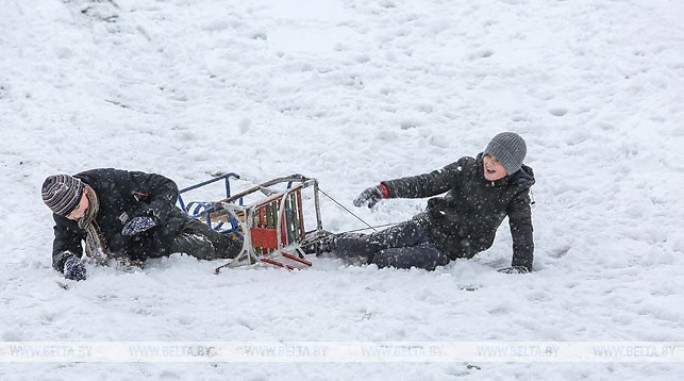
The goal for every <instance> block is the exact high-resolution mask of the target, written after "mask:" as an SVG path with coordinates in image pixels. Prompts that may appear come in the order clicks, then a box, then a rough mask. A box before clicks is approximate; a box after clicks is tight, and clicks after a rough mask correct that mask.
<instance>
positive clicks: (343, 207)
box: [318, 187, 377, 232]
mask: <svg viewBox="0 0 684 381" xmlns="http://www.w3.org/2000/svg"><path fill="white" fill-rule="evenodd" d="M318 191H319V192H321V193H323V195H324V196H325V197H327V198H329V199H330V200H332V202H334V203H335V204H337V205H339V206H340V208H342V209H344V210H345V211H346V212H347V213H349V214H351V215H352V216H354V217H356V219H357V220H359V221H361V222H363V224H364V225H366V226H368V229H372V230H373V231H374V232H376V231H377V229H375V228H374V227H372V226H370V224H369V223H368V222H366V221H364V220H363V218H361V217H359V216H357V215H356V214H354V212H352V211H351V210H349V208H347V207H346V206H344V205H342V204H340V203H339V202H338V201H337V200H335V199H334V198H332V197H331V196H330V195H329V194H327V193H325V191H323V189H321V188H320V187H319V188H318ZM359 230H366V229H359Z"/></svg>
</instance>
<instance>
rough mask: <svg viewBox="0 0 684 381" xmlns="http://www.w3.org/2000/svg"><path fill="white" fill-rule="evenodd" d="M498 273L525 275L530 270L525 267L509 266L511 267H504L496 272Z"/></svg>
mask: <svg viewBox="0 0 684 381" xmlns="http://www.w3.org/2000/svg"><path fill="white" fill-rule="evenodd" d="M497 271H499V272H500V273H503V274H527V273H529V272H530V269H528V268H527V267H525V266H511V267H504V268H502V269H499V270H497Z"/></svg>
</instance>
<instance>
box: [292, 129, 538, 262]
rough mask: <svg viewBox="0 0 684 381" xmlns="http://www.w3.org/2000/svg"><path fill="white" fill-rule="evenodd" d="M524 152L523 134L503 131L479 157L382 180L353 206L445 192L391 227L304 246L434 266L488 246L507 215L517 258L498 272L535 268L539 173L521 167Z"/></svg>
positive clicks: (326, 236) (322, 236) (323, 236)
mask: <svg viewBox="0 0 684 381" xmlns="http://www.w3.org/2000/svg"><path fill="white" fill-rule="evenodd" d="M526 153H527V146H526V144H525V141H524V140H523V138H522V137H520V136H519V135H518V134H515V133H512V132H503V133H500V134H498V135H496V136H495V137H494V138H493V139H492V140H491V141H490V142H489V144H488V145H487V148H486V149H485V150H484V152H482V153H480V154H479V155H478V156H477V157H476V158H473V157H469V156H465V157H462V158H461V159H459V160H458V161H456V162H455V163H452V164H449V165H447V166H446V167H444V168H442V169H440V170H436V171H433V172H430V173H427V174H423V175H419V176H413V177H406V178H402V179H398V180H391V181H383V182H381V183H380V184H379V185H376V186H373V187H370V188H368V189H366V190H365V191H363V193H361V195H360V196H359V197H357V198H356V199H355V200H354V205H355V206H357V207H360V206H362V205H368V207H369V208H372V207H373V206H374V205H375V204H377V203H378V202H379V201H380V200H381V199H385V198H423V197H431V196H437V195H440V194H442V193H445V192H446V195H444V196H443V197H434V198H431V199H430V200H428V206H427V210H426V211H425V212H423V213H420V214H418V215H416V216H414V217H413V219H412V220H410V221H406V222H403V223H400V224H398V225H395V226H394V227H391V228H389V229H386V230H383V231H379V232H375V233H372V234H360V233H342V234H332V233H329V232H324V231H323V232H319V234H317V235H315V236H313V237H308V238H307V239H306V240H305V242H303V245H302V246H303V248H304V250H305V251H306V252H317V253H322V252H331V253H332V254H333V255H335V256H337V257H341V258H347V259H353V258H360V259H361V260H362V261H363V262H364V263H369V264H370V263H374V264H377V265H378V266H379V267H388V266H391V267H397V268H410V267H419V268H424V269H428V270H434V269H435V267H437V266H443V265H446V264H447V263H448V262H449V261H450V260H455V259H456V258H472V257H473V256H474V255H475V254H477V253H479V252H481V251H484V250H486V249H488V248H490V247H491V246H492V244H493V242H494V237H495V235H496V231H497V229H498V227H499V226H500V225H501V223H502V222H503V220H504V218H505V217H506V216H508V218H509V222H510V227H511V234H512V237H513V260H512V263H511V266H510V267H506V268H503V269H500V270H499V271H501V272H505V273H526V272H529V271H531V270H532V262H533V255H534V242H533V238H532V216H531V208H530V195H529V191H530V187H531V186H532V185H533V184H534V174H533V172H532V168H530V167H528V166H525V165H523V160H524V159H525V155H526Z"/></svg>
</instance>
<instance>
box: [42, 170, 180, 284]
mask: <svg viewBox="0 0 684 381" xmlns="http://www.w3.org/2000/svg"><path fill="white" fill-rule="evenodd" d="M74 177H76V178H78V179H81V180H82V181H83V182H84V183H85V184H88V185H89V186H90V187H91V188H93V190H94V191H95V194H96V195H97V198H98V200H99V203H100V207H99V212H98V214H97V216H96V218H95V222H96V223H97V224H98V226H99V228H100V231H101V233H102V238H103V239H104V241H105V242H104V244H105V245H106V246H107V248H108V250H109V251H110V252H112V253H114V254H116V255H117V256H126V257H128V258H131V259H135V260H144V259H146V258H150V257H160V256H163V255H166V254H168V253H167V249H168V247H169V246H170V245H171V242H172V241H173V239H174V238H175V237H176V235H177V234H178V232H179V231H180V230H181V228H182V227H183V225H184V224H185V221H186V220H187V219H188V218H189V217H187V215H186V214H185V213H183V211H181V210H180V209H179V208H177V207H176V206H175V204H176V200H177V199H178V187H177V186H176V184H175V183H174V182H173V181H172V180H170V179H167V178H166V177H163V176H161V175H157V174H151V173H143V172H129V171H124V170H119V169H112V168H107V169H93V170H89V171H85V172H81V173H79V174H77V175H74ZM138 216H154V217H156V219H157V221H159V224H158V225H157V226H155V227H153V228H151V229H149V230H147V231H145V232H143V233H141V234H138V235H135V236H132V237H126V236H123V235H122V234H121V229H122V228H123V226H124V224H126V222H128V221H129V220H130V219H131V218H133V217H138ZM53 218H54V220H55V227H54V231H55V239H54V242H53V250H52V266H53V267H54V268H55V269H56V270H58V271H60V272H61V271H62V270H63V268H64V261H65V260H66V258H67V257H69V256H71V255H76V256H78V257H80V256H81V255H82V254H83V247H82V244H81V241H82V240H84V239H85V236H86V232H85V230H82V229H80V228H79V227H78V223H77V222H76V221H71V220H69V219H67V218H66V217H63V216H60V215H57V214H53Z"/></svg>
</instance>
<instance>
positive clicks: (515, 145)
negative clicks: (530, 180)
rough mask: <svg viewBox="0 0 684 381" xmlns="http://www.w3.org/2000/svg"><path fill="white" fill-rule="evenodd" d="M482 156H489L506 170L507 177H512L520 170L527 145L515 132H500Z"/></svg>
mask: <svg viewBox="0 0 684 381" xmlns="http://www.w3.org/2000/svg"><path fill="white" fill-rule="evenodd" d="M484 154H485V155H487V154H490V155H493V156H494V157H496V159H497V160H498V161H499V162H500V163H501V165H503V167H504V169H506V174H507V175H512V174H514V173H515V172H517V171H518V170H519V169H520V166H522V163H523V160H525V155H527V145H526V144H525V140H523V138H522V137H520V135H518V134H516V133H515V132H502V133H500V134H498V135H496V136H495V137H494V138H492V141H491V142H489V144H488V145H487V148H485V150H484Z"/></svg>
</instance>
